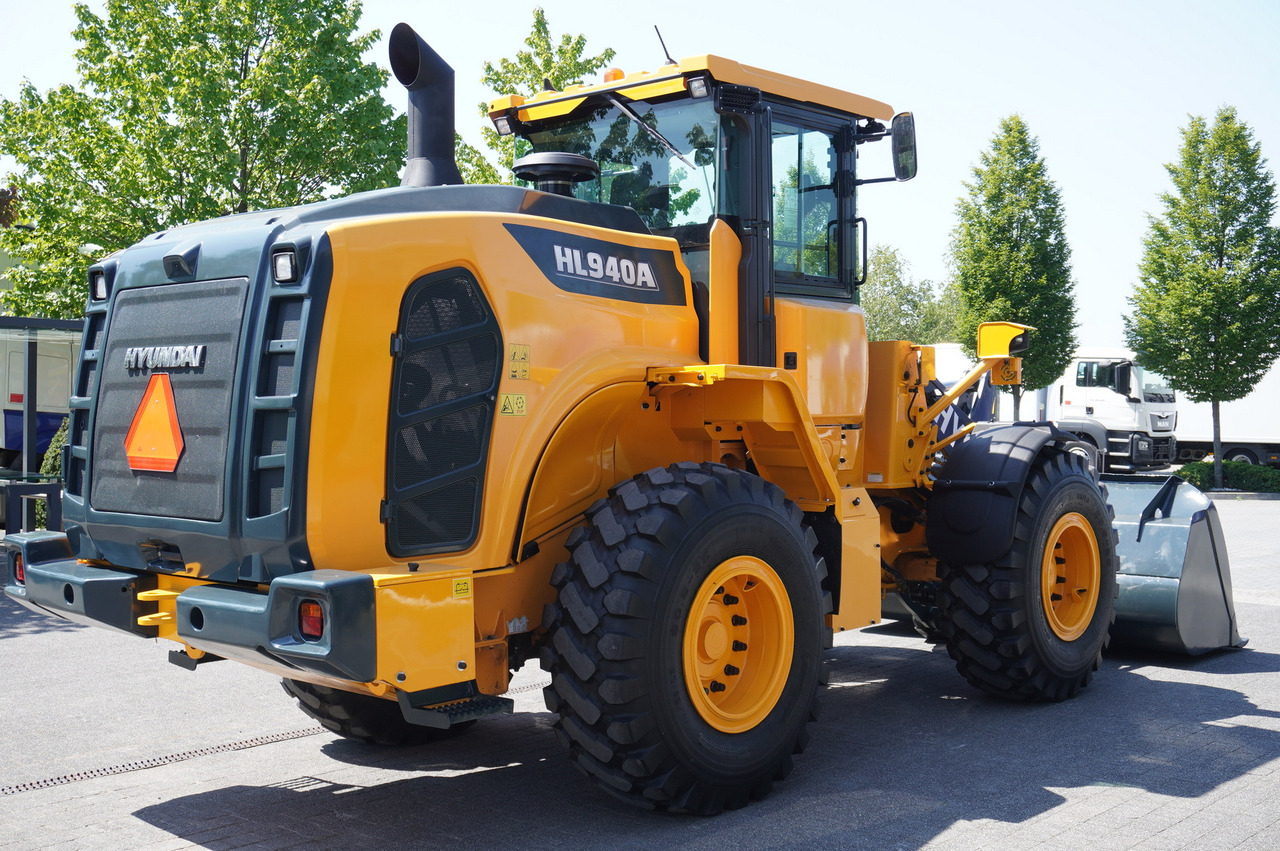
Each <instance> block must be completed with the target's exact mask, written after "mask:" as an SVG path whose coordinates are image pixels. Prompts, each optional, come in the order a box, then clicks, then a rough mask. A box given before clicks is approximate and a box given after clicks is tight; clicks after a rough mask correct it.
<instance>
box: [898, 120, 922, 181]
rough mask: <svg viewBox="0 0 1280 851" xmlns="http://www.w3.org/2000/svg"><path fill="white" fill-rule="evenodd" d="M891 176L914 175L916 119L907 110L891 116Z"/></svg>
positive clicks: (903, 177)
mask: <svg viewBox="0 0 1280 851" xmlns="http://www.w3.org/2000/svg"><path fill="white" fill-rule="evenodd" d="M892 132H893V176H894V177H895V178H897V179H898V180H910V179H911V178H913V177H915V176H916V120H915V119H914V118H913V117H912V116H911V113H909V112H899V113H898V114H897V115H895V116H894V117H893V129H892Z"/></svg>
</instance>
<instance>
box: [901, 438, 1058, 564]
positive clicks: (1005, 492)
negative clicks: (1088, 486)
mask: <svg viewBox="0 0 1280 851" xmlns="http://www.w3.org/2000/svg"><path fill="white" fill-rule="evenodd" d="M1074 440H1075V438H1074V436H1073V435H1070V434H1067V433H1066V432H1063V431H1060V430H1058V429H1057V428H1055V427H1053V426H1052V425H1050V424H1048V423H1044V424H1039V425H1012V426H1002V427H999V428H992V429H986V430H984V431H981V432H978V433H976V434H974V435H972V436H971V437H969V438H968V439H967V440H965V441H962V442H961V443H960V444H959V445H957V446H955V447H953V448H952V449H951V453H950V456H949V457H948V458H947V463H946V466H945V467H943V468H942V472H941V474H940V475H939V476H938V479H937V481H935V482H934V484H933V496H932V497H931V498H930V499H929V503H928V515H929V516H928V520H927V524H926V527H925V533H926V538H927V540H928V544H929V550H930V552H932V553H933V554H934V555H935V556H937V557H938V558H939V559H940V560H942V561H945V562H949V563H952V564H985V563H988V562H992V561H995V560H996V559H998V558H999V557H1000V556H1002V555H1004V554H1005V552H1007V551H1008V549H1009V547H1010V546H1012V545H1013V528H1014V523H1015V521H1016V520H1017V514H1018V501H1019V499H1020V498H1021V496H1022V489H1023V487H1024V486H1025V485H1026V482H1027V476H1028V474H1029V472H1030V469H1031V463H1032V461H1034V460H1035V459H1036V456H1038V455H1039V454H1040V451H1041V450H1042V449H1043V448H1044V447H1045V446H1046V445H1047V444H1049V443H1057V444H1060V445H1061V444H1066V443H1071V442H1073V441H1074Z"/></svg>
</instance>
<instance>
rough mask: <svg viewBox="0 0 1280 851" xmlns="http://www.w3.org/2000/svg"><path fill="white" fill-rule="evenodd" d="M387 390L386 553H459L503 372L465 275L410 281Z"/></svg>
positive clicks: (492, 322) (468, 534)
mask: <svg viewBox="0 0 1280 851" xmlns="http://www.w3.org/2000/svg"><path fill="white" fill-rule="evenodd" d="M400 336H401V339H402V341H403V343H404V351H403V352H402V353H401V355H400V357H399V358H398V360H397V362H396V366H395V371H394V378H393V381H394V386H393V387H392V403H393V405H394V410H393V416H392V417H391V432H390V435H389V454H390V457H389V458H388V459H387V460H388V465H387V492H388V502H389V504H390V512H389V519H388V523H387V549H388V550H389V551H390V552H391V554H392V555H396V556H412V555H425V554H427V553H433V552H448V551H452V550H458V549H463V548H465V547H466V546H468V545H469V544H470V543H471V542H472V541H473V540H474V539H475V536H476V532H477V527H478V524H479V517H480V499H481V495H482V494H483V489H484V472H485V470H484V468H485V462H486V454H487V452H488V446H489V437H490V433H491V431H492V429H493V417H494V402H493V400H494V394H495V392H496V390H497V387H498V379H499V377H500V375H501V368H502V341H501V338H500V336H499V329H498V323H497V320H496V319H495V318H494V316H493V314H492V311H491V310H489V307H488V303H487V302H486V301H485V300H484V295H483V292H482V290H481V289H480V286H479V284H478V283H477V282H476V280H475V279H474V278H472V277H471V276H470V275H469V274H466V273H461V272H445V273H441V274H439V275H433V276H430V277H426V278H421V279H419V280H418V281H415V282H414V284H413V285H412V286H410V288H409V292H408V293H407V294H406V297H405V301H404V304H403V305H402V307H401V314H400Z"/></svg>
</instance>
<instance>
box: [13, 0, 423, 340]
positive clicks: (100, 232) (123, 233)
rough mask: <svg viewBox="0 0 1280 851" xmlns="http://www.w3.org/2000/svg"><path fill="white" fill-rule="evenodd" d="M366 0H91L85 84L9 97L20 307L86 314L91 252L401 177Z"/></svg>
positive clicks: (396, 134)
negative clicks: (101, 9) (365, 28)
mask: <svg viewBox="0 0 1280 851" xmlns="http://www.w3.org/2000/svg"><path fill="white" fill-rule="evenodd" d="M360 10H361V7H360V3H359V2H358V0H297V2H285V0H220V2H208V0H108V2H107V4H106V14H105V16H103V17H98V16H97V15H95V14H94V13H93V12H91V11H90V10H89V8H88V7H87V6H85V5H83V4H81V5H77V6H76V15H77V17H78V19H79V24H78V26H77V27H76V29H75V31H74V36H75V38H76V39H77V40H78V41H79V42H80V47H79V49H78V50H77V51H76V61H77V66H78V69H79V74H80V78H81V80H80V84H79V85H77V86H72V85H63V86H60V87H58V88H56V89H53V90H51V91H49V92H47V93H45V94H41V93H39V92H37V91H36V89H35V88H34V87H33V86H31V85H30V84H29V83H28V84H25V85H24V86H23V88H22V90H21V91H20V93H19V95H18V97H17V98H16V99H15V100H13V101H3V102H0V150H3V151H4V152H5V153H7V154H9V155H11V156H13V157H14V158H15V159H16V160H17V162H18V164H19V166H20V173H19V174H17V175H16V176H14V177H13V178H12V182H13V183H14V184H15V186H16V188H17V189H18V192H19V197H20V198H21V204H20V209H19V213H20V215H21V216H22V219H23V220H24V221H27V222H30V223H32V224H34V225H35V226H36V227H35V230H34V231H29V232H20V231H18V230H16V229H9V230H6V231H4V232H3V234H2V235H0V239H3V240H4V245H5V246H6V247H7V248H8V249H9V250H10V251H11V253H13V254H14V255H15V257H17V258H19V259H21V260H22V261H23V263H24V266H23V267H22V268H20V269H15V270H13V272H11V273H10V274H11V277H13V279H14V281H15V284H16V286H15V288H14V290H13V291H11V292H9V293H6V294H5V296H4V300H5V303H6V305H7V307H8V308H9V309H11V310H12V311H13V312H15V313H19V314H26V315H47V316H76V315H79V313H80V311H81V309H82V308H83V300H84V295H83V293H84V284H83V281H84V272H85V268H86V266H87V265H88V262H89V258H88V257H86V256H85V254H86V253H91V254H94V255H102V254H109V253H111V252H113V251H115V250H117V249H120V248H124V247H126V246H128V245H131V244H132V243H134V242H136V241H137V240H138V239H140V238H142V237H143V236H145V235H147V234H149V233H152V232H155V231H159V230H163V229H165V228H169V227H173V226H176V225H179V224H182V223H184V222H189V221H195V220H200V219H207V218H211V217H214V216H221V215H227V214H229V213H238V212H244V211H247V210H251V209H261V208H266V207H280V206H289V205H294V204H299V203H304V202H309V201H315V200H319V199H321V198H324V197H331V196H334V195H340V194H345V193H347V192H352V191H357V190H363V189H373V188H378V187H382V186H386V185H389V184H394V183H395V182H396V180H397V172H398V170H399V168H400V166H401V165H402V163H403V153H402V151H403V139H404V124H403V119H399V120H397V119H395V118H394V112H393V110H392V109H391V107H390V106H389V105H388V104H387V103H386V102H385V101H384V100H383V99H382V96H381V94H380V92H381V89H382V87H383V86H384V85H385V83H386V72H385V71H383V70H381V69H380V68H378V67H377V66H376V65H374V64H372V63H365V62H363V61H361V59H360V55H361V53H362V52H364V51H365V50H367V49H368V48H369V47H370V46H371V45H373V44H374V42H375V41H376V40H377V38H378V35H379V34H378V33H377V32H371V33H367V34H364V35H355V31H356V26H357V24H358V21H359V17H360Z"/></svg>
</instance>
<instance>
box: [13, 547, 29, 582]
mask: <svg viewBox="0 0 1280 851" xmlns="http://www.w3.org/2000/svg"><path fill="white" fill-rule="evenodd" d="M13 578H14V580H15V581H16V582H17V583H18V584H19V585H26V584H27V569H26V567H24V566H23V564H22V554H21V553H18V554H17V555H15V556H14V557H13Z"/></svg>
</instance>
